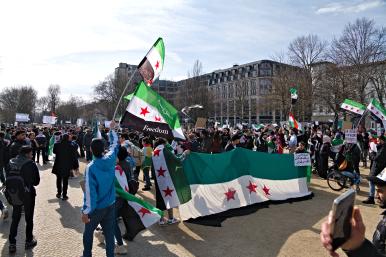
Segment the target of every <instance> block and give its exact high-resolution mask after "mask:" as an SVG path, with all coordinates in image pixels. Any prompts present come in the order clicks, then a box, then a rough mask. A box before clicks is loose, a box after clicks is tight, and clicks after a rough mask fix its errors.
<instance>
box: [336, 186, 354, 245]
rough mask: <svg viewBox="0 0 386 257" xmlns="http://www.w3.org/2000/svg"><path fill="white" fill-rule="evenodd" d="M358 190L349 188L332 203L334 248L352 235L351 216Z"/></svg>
mask: <svg viewBox="0 0 386 257" xmlns="http://www.w3.org/2000/svg"><path fill="white" fill-rule="evenodd" d="M355 195H356V192H355V190H353V189H349V190H348V191H347V192H345V193H344V194H342V195H340V196H339V197H338V198H336V199H335V200H334V202H333V204H332V224H331V237H332V248H333V250H336V249H338V248H339V247H340V246H341V245H342V244H344V243H345V242H346V241H347V240H348V239H349V238H350V235H351V218H352V213H353V208H354V202H355Z"/></svg>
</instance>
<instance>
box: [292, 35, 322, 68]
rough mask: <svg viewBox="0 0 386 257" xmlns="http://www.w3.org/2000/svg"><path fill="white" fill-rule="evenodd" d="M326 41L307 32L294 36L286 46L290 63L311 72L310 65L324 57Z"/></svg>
mask: <svg viewBox="0 0 386 257" xmlns="http://www.w3.org/2000/svg"><path fill="white" fill-rule="evenodd" d="M326 47H327V42H326V41H322V40H321V39H320V38H319V37H318V36H317V35H313V34H309V35H307V36H300V37H297V38H295V39H294V40H293V41H292V42H291V43H290V44H289V46H288V56H289V59H290V61H291V63H292V64H295V65H297V66H300V67H303V68H305V69H307V70H308V71H309V72H311V66H312V65H313V64H314V63H317V62H319V61H321V60H322V59H323V58H324V53H325V50H326Z"/></svg>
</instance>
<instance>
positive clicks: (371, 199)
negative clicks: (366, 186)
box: [362, 197, 375, 204]
mask: <svg viewBox="0 0 386 257" xmlns="http://www.w3.org/2000/svg"><path fill="white" fill-rule="evenodd" d="M362 203H364V204H375V201H374V197H368V198H367V199H366V200H364V201H362Z"/></svg>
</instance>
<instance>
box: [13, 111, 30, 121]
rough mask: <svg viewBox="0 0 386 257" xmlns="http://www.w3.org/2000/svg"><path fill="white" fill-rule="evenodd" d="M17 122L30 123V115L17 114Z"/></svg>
mask: <svg viewBox="0 0 386 257" xmlns="http://www.w3.org/2000/svg"><path fill="white" fill-rule="evenodd" d="M16 121H17V122H29V114H27V113H16Z"/></svg>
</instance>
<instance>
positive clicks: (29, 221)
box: [9, 195, 35, 244]
mask: <svg viewBox="0 0 386 257" xmlns="http://www.w3.org/2000/svg"><path fill="white" fill-rule="evenodd" d="M22 207H23V205H15V206H13V212H12V223H11V228H10V232H9V243H10V244H16V236H17V227H18V226H19V221H20V218H21V211H22ZM34 210H35V196H32V195H26V197H25V199H24V217H25V223H26V227H25V234H26V242H31V241H32V239H33V234H32V231H33V226H34V222H33V218H34Z"/></svg>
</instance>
